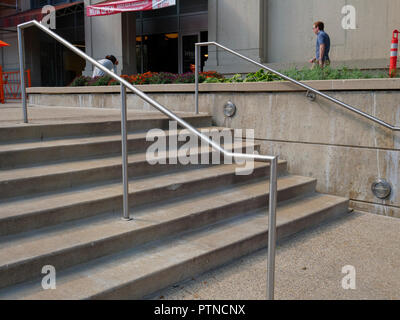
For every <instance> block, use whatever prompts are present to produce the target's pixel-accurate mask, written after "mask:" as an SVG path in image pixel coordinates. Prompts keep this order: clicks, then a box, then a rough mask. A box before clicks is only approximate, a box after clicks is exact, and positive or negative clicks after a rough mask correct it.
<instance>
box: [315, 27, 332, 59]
mask: <svg viewBox="0 0 400 320" xmlns="http://www.w3.org/2000/svg"><path fill="white" fill-rule="evenodd" d="M321 44H325V53H324V58H323V60H324V61H325V60H329V50H330V48H331V39H329V36H328V34H327V33H325V32H324V31H320V32H318V35H317V44H316V48H315V50H316V51H315V57H316V58H317V60H319V46H320V45H321Z"/></svg>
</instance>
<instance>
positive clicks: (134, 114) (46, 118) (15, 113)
mask: <svg viewBox="0 0 400 320" xmlns="http://www.w3.org/2000/svg"><path fill="white" fill-rule="evenodd" d="M119 109H120V104H119V105H117V106H115V108H114V109H106V108H104V109H102V108H97V109H95V108H76V107H73V106H69V107H63V106H43V107H42V106H28V118H29V123H30V124H48V123H63V122H86V121H99V120H104V119H107V120H120V119H121V113H120V110H119ZM154 110H155V109H154V108H153V110H151V111H137V110H129V111H128V120H133V119H145V118H152V117H154V115H157V117H159V116H160V115H161V113H160V112H159V111H157V110H155V111H154ZM182 114H183V113H181V115H182ZM23 124H24V123H23V114H22V105H21V103H5V104H0V127H1V126H12V125H23Z"/></svg>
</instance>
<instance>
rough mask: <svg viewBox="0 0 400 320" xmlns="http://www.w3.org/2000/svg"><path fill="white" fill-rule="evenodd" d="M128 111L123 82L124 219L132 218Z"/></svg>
mask: <svg viewBox="0 0 400 320" xmlns="http://www.w3.org/2000/svg"><path fill="white" fill-rule="evenodd" d="M126 120H127V112H126V88H125V86H124V85H123V84H122V83H121V144H122V182H123V188H124V195H123V205H122V208H123V216H122V220H125V221H129V220H131V218H130V216H129V181H128V147H127V140H128V133H127V124H126V122H127V121H126Z"/></svg>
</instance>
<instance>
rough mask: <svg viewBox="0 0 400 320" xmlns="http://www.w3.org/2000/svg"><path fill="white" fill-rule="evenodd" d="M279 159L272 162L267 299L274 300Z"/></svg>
mask: <svg viewBox="0 0 400 320" xmlns="http://www.w3.org/2000/svg"><path fill="white" fill-rule="evenodd" d="M277 171H278V157H275V158H274V159H273V160H271V161H270V177H269V217H268V275H267V286H268V292H267V299H268V300H274V284H275V247H276V202H277V193H278V191H277V175H278V173H277Z"/></svg>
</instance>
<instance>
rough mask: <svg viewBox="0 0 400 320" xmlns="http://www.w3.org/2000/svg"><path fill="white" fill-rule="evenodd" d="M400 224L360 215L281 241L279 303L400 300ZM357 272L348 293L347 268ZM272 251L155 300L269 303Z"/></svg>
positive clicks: (277, 258) (383, 218)
mask: <svg viewBox="0 0 400 320" xmlns="http://www.w3.org/2000/svg"><path fill="white" fill-rule="evenodd" d="M399 231H400V220H399V219H395V218H390V217H384V216H379V215H375V214H370V213H363V212H354V213H352V214H350V215H347V216H345V217H343V218H340V219H338V220H334V221H331V222H328V223H325V224H323V225H320V226H318V227H316V228H313V229H309V230H306V231H304V232H301V233H299V234H297V235H295V236H293V237H291V238H289V239H286V240H283V241H281V243H279V245H278V247H277V256H276V275H275V278H276V286H275V298H276V299H285V300H286V299H289V300H291V299H296V300H303V299H305V300H308V299H345V300H347V299H357V300H358V299H400V247H399V245H398V243H399V241H400V232H399ZM346 265H352V266H354V267H355V270H356V289H355V290H351V289H348V290H344V289H343V288H342V279H343V277H345V276H346V274H344V273H342V268H343V266H346ZM266 270H267V250H261V251H258V252H256V253H254V254H251V255H248V256H246V257H244V258H242V259H240V260H238V261H236V262H234V263H232V264H228V265H225V266H224V267H221V268H218V269H216V270H214V271H211V272H207V273H205V274H203V275H201V276H200V277H197V278H196V279H192V280H189V281H186V282H184V283H180V284H178V285H175V286H174V287H170V288H167V289H165V290H162V291H160V292H157V293H156V294H154V295H152V296H150V297H148V298H150V299H174V300H175V299H176V300H181V299H256V300H258V299H265V298H266Z"/></svg>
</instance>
